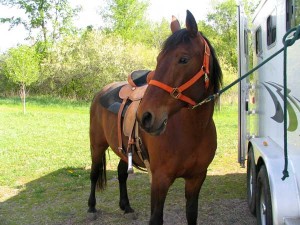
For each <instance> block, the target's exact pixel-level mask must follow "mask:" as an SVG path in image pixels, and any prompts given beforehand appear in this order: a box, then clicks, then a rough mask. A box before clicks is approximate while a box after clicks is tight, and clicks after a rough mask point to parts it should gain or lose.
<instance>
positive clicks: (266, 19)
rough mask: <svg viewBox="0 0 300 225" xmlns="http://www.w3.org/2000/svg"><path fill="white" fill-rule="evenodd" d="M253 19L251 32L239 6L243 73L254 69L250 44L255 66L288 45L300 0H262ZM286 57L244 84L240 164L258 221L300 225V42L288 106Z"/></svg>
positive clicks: (290, 72)
mask: <svg viewBox="0 0 300 225" xmlns="http://www.w3.org/2000/svg"><path fill="white" fill-rule="evenodd" d="M252 19H253V20H252V29H251V32H250V31H249V30H248V25H247V24H248V22H247V18H246V16H245V13H244V12H243V8H242V5H241V4H239V5H238V53H239V57H238V58H239V76H242V75H244V74H246V72H248V70H249V49H248V43H252V44H251V45H252V46H253V67H255V66H257V65H259V64H260V63H261V62H263V61H264V60H265V59H267V58H268V57H270V56H271V55H273V54H274V53H275V52H276V51H278V50H280V49H281V48H282V47H283V46H284V45H283V42H282V38H283V36H284V35H285V34H286V32H287V31H288V30H290V28H293V27H295V26H298V25H299V24H300V0H262V1H261V2H260V4H259V6H258V8H257V9H256V12H255V13H254V15H253V18H252ZM248 21H249V20H248ZM248 37H249V38H250V37H252V42H250V41H249V42H248ZM283 56H284V55H283V52H281V53H280V54H279V55H277V56H276V57H274V58H273V59H271V60H270V61H268V62H267V63H266V64H264V65H263V66H262V67H260V68H259V69H258V70H256V72H254V74H253V75H252V76H251V78H246V79H243V80H242V81H241V82H240V83H239V163H240V164H241V165H245V161H246V162H247V193H248V205H249V208H250V211H251V212H252V213H253V214H254V215H256V217H257V222H258V224H275V225H277V224H286V225H290V224H300V125H299V124H300V121H299V120H300V40H298V41H296V42H295V44H293V45H292V46H291V47H288V50H287V63H286V66H287V92H286V93H287V94H286V103H285V104H286V110H284V109H285V108H284V99H285V98H284V92H283V90H284V76H283V69H284V57H283ZM284 112H286V114H284ZM285 115H286V119H285V121H286V122H285V123H284V116H285ZM284 124H286V125H285V126H284ZM284 127H286V128H287V129H286V130H285V129H284ZM285 134H286V135H285ZM285 136H286V141H285V138H284V137H285ZM284 149H287V152H288V157H287V158H286V157H284V156H285V155H284ZM285 160H287V162H288V164H287V165H288V173H289V176H288V177H287V178H286V179H282V177H283V170H284V168H285V165H286V164H285Z"/></svg>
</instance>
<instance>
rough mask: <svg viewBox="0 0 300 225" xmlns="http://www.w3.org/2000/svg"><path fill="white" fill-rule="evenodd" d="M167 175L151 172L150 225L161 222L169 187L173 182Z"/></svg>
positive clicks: (156, 224) (157, 224)
mask: <svg viewBox="0 0 300 225" xmlns="http://www.w3.org/2000/svg"><path fill="white" fill-rule="evenodd" d="M173 181H174V179H173V180H171V179H170V178H168V177H162V176H158V175H157V174H152V183H151V218H150V222H149V224H150V225H161V224H163V222H164V221H163V211H164V204H165V200H166V196H167V193H168V190H169V187H170V186H171V184H172V183H173Z"/></svg>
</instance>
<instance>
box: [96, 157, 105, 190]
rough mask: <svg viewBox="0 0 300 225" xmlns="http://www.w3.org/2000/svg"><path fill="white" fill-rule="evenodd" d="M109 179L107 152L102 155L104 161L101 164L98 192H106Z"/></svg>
mask: <svg viewBox="0 0 300 225" xmlns="http://www.w3.org/2000/svg"><path fill="white" fill-rule="evenodd" d="M106 183H107V178H106V154H105V152H104V153H103V155H102V159H101V162H100V168H99V176H98V180H97V189H98V190H104V189H105V187H106Z"/></svg>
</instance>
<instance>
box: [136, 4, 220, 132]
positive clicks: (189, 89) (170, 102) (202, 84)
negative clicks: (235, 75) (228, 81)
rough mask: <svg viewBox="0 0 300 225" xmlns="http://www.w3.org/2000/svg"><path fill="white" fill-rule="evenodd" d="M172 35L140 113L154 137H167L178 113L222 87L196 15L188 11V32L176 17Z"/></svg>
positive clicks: (141, 123)
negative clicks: (168, 127)
mask: <svg viewBox="0 0 300 225" xmlns="http://www.w3.org/2000/svg"><path fill="white" fill-rule="evenodd" d="M171 31H172V34H171V35H170V36H169V37H168V38H167V39H166V41H165V42H164V44H163V47H162V50H161V52H160V53H159V55H158V57H157V65H156V68H155V71H154V74H153V76H152V77H151V80H150V82H149V86H148V88H147V90H146V92H145V95H144V97H143V100H142V102H141V104H140V106H139V109H138V112H137V119H138V121H139V124H140V126H141V127H142V128H143V129H144V130H145V131H146V132H148V133H150V134H153V135H159V134H161V133H163V132H164V130H165V128H166V125H167V122H168V119H169V118H170V117H171V116H172V115H174V114H175V113H176V112H178V111H179V110H181V109H182V108H185V107H190V106H193V105H195V104H196V103H198V102H199V101H201V100H203V99H204V98H205V97H207V96H208V95H209V94H212V93H213V92H216V91H218V89H219V86H220V83H221V69H220V66H219V64H218V61H217V58H216V57H215V53H214V50H213V48H212V47H211V45H210V43H209V41H208V40H207V39H206V38H205V37H204V36H203V35H202V34H201V33H200V32H199V31H198V27H197V23H196V21H195V18H194V16H193V15H192V13H191V12H190V11H188V10H187V16H186V28H184V29H181V28H180V24H179V22H178V20H177V19H176V18H175V17H174V16H173V17H172V22H171Z"/></svg>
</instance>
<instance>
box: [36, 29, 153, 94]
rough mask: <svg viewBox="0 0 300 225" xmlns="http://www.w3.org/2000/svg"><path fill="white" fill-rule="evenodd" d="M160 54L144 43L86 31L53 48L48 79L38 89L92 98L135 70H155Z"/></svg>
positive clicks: (45, 70)
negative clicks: (156, 60)
mask: <svg viewBox="0 0 300 225" xmlns="http://www.w3.org/2000/svg"><path fill="white" fill-rule="evenodd" d="M156 55H157V52H156V50H155V49H150V48H146V47H145V46H143V45H141V44H133V43H130V42H125V41H124V40H123V39H122V38H120V37H116V36H110V35H104V34H102V33H101V32H97V31H86V32H85V33H84V34H83V35H82V36H77V37H76V36H72V37H71V36H69V37H66V38H65V39H64V40H63V41H62V42H60V43H58V44H56V45H54V46H53V48H52V50H51V52H49V57H48V58H47V59H46V60H44V62H43V63H42V72H43V74H44V75H45V77H46V79H45V80H43V81H41V82H40V83H39V84H38V86H37V89H39V90H43V93H42V94H54V95H59V96H66V97H71V98H83V99H91V98H92V96H93V95H94V94H95V92H96V91H98V90H100V89H101V88H102V87H103V86H104V85H106V84H108V83H111V82H113V81H124V80H126V79H127V75H128V74H129V73H130V72H131V71H133V70H137V69H154V65H155V64H154V63H155V56H156ZM37 89H36V91H37V92H39V91H38V90H37ZM39 93H40V92H39Z"/></svg>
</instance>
